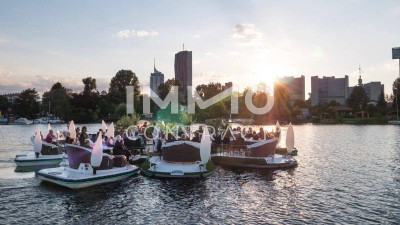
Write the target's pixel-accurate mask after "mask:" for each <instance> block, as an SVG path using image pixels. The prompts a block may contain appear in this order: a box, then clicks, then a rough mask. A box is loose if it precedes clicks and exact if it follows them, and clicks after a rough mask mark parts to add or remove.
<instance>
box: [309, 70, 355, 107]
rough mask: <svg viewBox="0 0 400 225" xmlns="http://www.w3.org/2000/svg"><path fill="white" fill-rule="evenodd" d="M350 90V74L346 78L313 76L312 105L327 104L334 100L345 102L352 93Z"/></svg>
mask: <svg viewBox="0 0 400 225" xmlns="http://www.w3.org/2000/svg"><path fill="white" fill-rule="evenodd" d="M348 91H349V76H347V75H345V76H344V78H336V77H334V76H332V77H322V78H319V77H318V76H312V77H311V105H312V106H315V105H318V104H326V103H329V102H330V101H332V100H335V101H336V102H337V103H340V104H345V102H346V99H347V98H348V96H349V95H350V94H349V93H348Z"/></svg>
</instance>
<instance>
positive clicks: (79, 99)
mask: <svg viewBox="0 0 400 225" xmlns="http://www.w3.org/2000/svg"><path fill="white" fill-rule="evenodd" d="M89 81H90V82H89ZM82 83H83V84H84V85H85V86H86V85H89V83H90V85H89V87H85V88H88V89H86V91H85V89H84V90H83V92H82V93H80V94H78V93H74V94H73V95H72V99H71V105H72V106H73V107H72V113H71V115H69V116H68V118H66V119H73V120H74V121H76V122H80V123H87V122H93V121H98V120H99V115H100V109H99V93H98V92H92V91H91V90H94V89H91V88H93V87H95V86H96V80H95V79H83V80H82ZM89 89H90V90H89Z"/></svg>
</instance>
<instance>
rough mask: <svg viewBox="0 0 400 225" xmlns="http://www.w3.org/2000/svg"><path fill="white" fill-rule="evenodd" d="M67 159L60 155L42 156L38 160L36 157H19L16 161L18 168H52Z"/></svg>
mask: <svg viewBox="0 0 400 225" xmlns="http://www.w3.org/2000/svg"><path fill="white" fill-rule="evenodd" d="M64 157H66V155H65V154H59V155H42V154H40V155H39V157H38V158H36V156H35V155H17V156H16V157H15V159H14V162H15V164H16V165H17V167H34V166H50V165H58V164H60V163H61V162H62V160H63V159H64Z"/></svg>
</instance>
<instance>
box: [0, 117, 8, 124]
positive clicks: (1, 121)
mask: <svg viewBox="0 0 400 225" xmlns="http://www.w3.org/2000/svg"><path fill="white" fill-rule="evenodd" d="M7 121H8V119H7V118H0V124H7Z"/></svg>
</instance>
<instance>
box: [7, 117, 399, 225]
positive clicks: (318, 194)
mask: <svg viewBox="0 0 400 225" xmlns="http://www.w3.org/2000/svg"><path fill="white" fill-rule="evenodd" d="M64 127H65V125H63V126H53V129H55V130H56V129H59V130H62V129H64ZM98 127H99V125H90V126H89V131H90V130H92V131H95V130H96V129H97V128H98ZM38 128H40V129H41V130H43V131H45V130H47V125H31V126H0V224H143V223H145V224H182V223H196V224H209V223H212V224H216V223H218V224H223V223H226V224H252V223H267V224H296V223H324V224H329V223H336V224H337V223H339V224H348V223H357V224H373V223H384V224H399V223H400V126H350V125H349V126H348V125H335V126H315V125H301V126H295V135H296V144H295V145H296V146H297V148H298V149H299V155H298V156H296V159H297V160H298V161H299V166H298V167H297V168H295V169H292V170H286V171H274V172H266V171H245V170H235V171H232V170H229V169H226V168H221V167H217V169H216V171H215V173H214V174H213V175H212V176H211V177H209V178H207V179H203V180H159V179H151V178H146V177H141V176H138V177H136V178H132V179H128V180H124V181H121V182H117V183H113V184H105V185H101V186H97V187H93V188H88V189H83V190H68V189H65V188H61V187H57V186H54V185H51V184H47V183H41V182H40V181H39V179H38V178H37V177H36V176H35V173H34V172H25V173H21V172H15V171H14V170H15V164H14V163H13V159H14V157H15V155H16V154H26V153H27V152H28V151H31V149H32V144H30V141H29V137H30V135H32V134H33V133H34V131H35V130H36V129H38Z"/></svg>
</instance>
